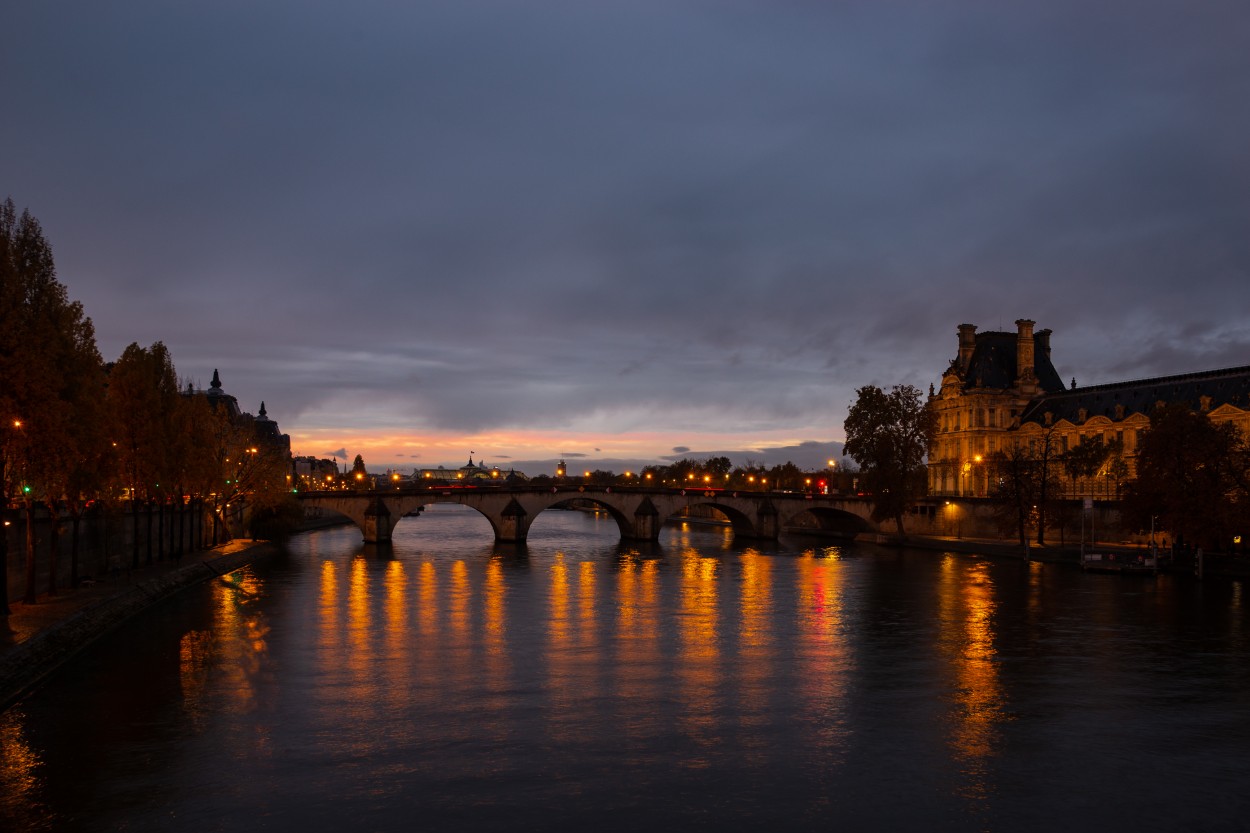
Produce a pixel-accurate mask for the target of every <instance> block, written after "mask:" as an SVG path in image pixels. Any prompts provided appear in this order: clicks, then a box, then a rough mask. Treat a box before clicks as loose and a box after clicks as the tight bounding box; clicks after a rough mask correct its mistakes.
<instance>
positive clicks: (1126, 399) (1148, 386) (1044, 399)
mask: <svg viewBox="0 0 1250 833" xmlns="http://www.w3.org/2000/svg"><path fill="white" fill-rule="evenodd" d="M1203 397H1210V400H1209V401H1208V402H1207V403H1206V404H1207V407H1206V409H1205V410H1214V409H1216V408H1218V407H1220V406H1221V405H1226V404H1227V405H1232V406H1234V407H1237V408H1240V409H1241V410H1250V366H1246V367H1230V368H1226V369H1224V370H1208V371H1203V372H1201V373H1183V374H1180V375H1179V376H1159V377H1156V378H1153V379H1140V380H1138V381H1135V382H1116V383H1114V384H1110V385H1091V386H1089V387H1082V388H1072V389H1069V390H1063V391H1059V392H1055V393H1048V394H1046V395H1044V396H1041V397H1038V398H1037V399H1035V400H1034V401H1033V402H1031V403H1030V404H1029V406H1028V407H1027V408H1026V409H1025V411H1024V413H1023V414H1022V415H1021V416H1020V422H1021V423H1022V424H1023V423H1025V422H1030V421H1033V422H1044V421H1045V416H1044V414H1046V413H1047V412H1049V413H1051V414H1052V419H1053V420H1054V421H1055V422H1058V421H1059V420H1061V419H1066V420H1068V421H1069V422H1072V423H1074V424H1079V423H1080V422H1081V421H1082V420H1081V410H1082V409H1084V411H1085V418H1086V419H1088V418H1090V417H1095V416H1105V417H1108V418H1109V419H1113V420H1118V419H1123V418H1124V417H1127V416H1130V415H1132V414H1134V413H1140V414H1146V415H1149V414H1150V412H1151V411H1152V410H1153V409H1154V407H1155V404H1156V403H1158V402H1169V403H1170V402H1184V403H1185V404H1186V405H1188V406H1189V407H1190V408H1192V409H1193V410H1195V411H1202V410H1204V409H1203V407H1202V405H1203V401H1202V400H1203ZM1117 406H1123V410H1122V411H1121V412H1119V413H1117Z"/></svg>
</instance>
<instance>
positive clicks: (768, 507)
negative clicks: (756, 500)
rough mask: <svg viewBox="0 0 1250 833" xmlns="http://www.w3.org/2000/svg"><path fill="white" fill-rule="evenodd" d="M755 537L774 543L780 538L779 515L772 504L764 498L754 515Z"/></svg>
mask: <svg viewBox="0 0 1250 833" xmlns="http://www.w3.org/2000/svg"><path fill="white" fill-rule="evenodd" d="M755 537H756V538H760V539H764V540H768V541H776V540H777V539H778V538H780V537H781V515H780V513H778V512H777V507H776V506H773V502H772V501H771V500H769V499H768V498H765V499H764V500H763V501H762V502H761V503H760V507H759V509H758V510H757V511H756V513H755Z"/></svg>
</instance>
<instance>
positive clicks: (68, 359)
mask: <svg viewBox="0 0 1250 833" xmlns="http://www.w3.org/2000/svg"><path fill="white" fill-rule="evenodd" d="M102 383H103V375H102V363H101V360H100V355H99V351H98V350H97V349H96V343H95V330H94V328H93V326H92V323H91V319H90V318H88V317H87V316H86V315H85V314H84V312H83V308H82V304H80V303H79V302H77V301H71V300H70V299H69V295H68V292H67V291H66V289H65V287H64V286H63V285H62V284H61V283H60V281H58V280H57V277H56V266H55V263H54V261H53V257H52V247H51V245H50V244H49V243H48V241H47V239H46V238H45V237H44V234H43V229H42V227H41V226H40V225H39V221H38V220H36V219H35V218H34V217H32V216H31V214H30V212H28V211H24V212H22V214H21V215H20V216H19V215H18V213H17V210H16V207H15V206H14V204H13V201H12V200H11V199H9V200H6V201H5V202H4V203H3V204H2V205H0V413H2V418H3V420H4V425H3V429H2V430H3V435H2V441H3V450H4V454H3V463H0V481H2V482H3V490H4V493H3V499H4V505H5V507H6V508H7V507H8V506H10V505H11V504H12V503H13V502H15V501H17V502H20V503H21V504H22V505H23V506H24V508H25V511H26V568H27V569H26V575H27V580H26V593H25V599H26V601H27V602H34V600H35V575H36V569H35V567H36V561H35V559H36V552H35V538H34V526H35V525H34V520H35V507H36V506H37V505H38V504H39V503H44V504H46V505H48V507H49V508H50V511H51V515H52V529H53V531H54V533H55V531H56V529H57V521H58V507H59V504H60V502H61V501H62V500H64V499H65V498H66V496H67V495H69V494H71V493H72V494H75V495H77V494H81V493H82V492H84V491H86V490H89V489H91V488H92V486H93V484H92V483H91V482H90V481H91V480H92V479H93V477H94V472H93V471H92V469H91V467H90V465H88V464H85V463H84V461H91V460H96V459H98V458H99V453H100V449H99V444H100V443H101V442H102V438H101V437H100V435H99V433H98V432H97V431H95V429H94V427H93V426H90V425H85V424H84V423H83V420H82V419H81V418H80V415H83V414H93V413H95V412H98V407H99V403H100V401H101V398H102V396H103V384H102ZM53 541H54V544H55V535H54V536H53ZM51 553H52V555H51V558H52V564H51V570H50V572H49V575H50V584H49V591H51V592H56V589H57V587H56V576H57V569H56V567H57V565H56V563H55V558H56V548H55V545H54V546H53V548H52V549H51ZM0 556H3V557H4V559H5V561H4V563H5V564H7V543H6V544H5V545H4V550H3V551H0ZM7 597H8V588H7V573H6V571H5V570H0V599H3V600H7ZM5 609H6V610H7V605H5Z"/></svg>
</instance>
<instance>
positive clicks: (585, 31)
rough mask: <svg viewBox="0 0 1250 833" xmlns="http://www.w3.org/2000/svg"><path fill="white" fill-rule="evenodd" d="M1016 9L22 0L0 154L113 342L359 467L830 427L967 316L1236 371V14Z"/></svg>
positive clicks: (943, 350)
mask: <svg viewBox="0 0 1250 833" xmlns="http://www.w3.org/2000/svg"><path fill="white" fill-rule="evenodd" d="M119 5H120V6H121V8H117V6H119ZM1035 5H1037V6H1039V7H1038V8H1020V7H1017V6H1016V4H1006V5H990V4H984V3H971V2H969V3H943V4H937V5H935V4H927V3H906V2H902V3H875V2H874V3H851V4H809V3H797V2H787V3H762V2H760V3H752V2H729V3H709V2H695V1H694V0H689V1H688V2H665V3H658V2H629V3H625V2H596V3H592V4H572V3H563V2H534V3H524V4H513V3H502V2H500V3H489V2H487V3H467V4H466V3H411V4H398V5H396V4H387V3H378V2H365V3H360V4H354V5H352V6H351V7H350V8H349V7H346V6H343V5H342V4H330V3H321V4H318V3H309V2H301V3H294V2H286V3H282V2H274V3H266V4H263V6H261V7H257V6H256V5H255V4H244V3H232V2H223V3H214V4H192V5H191V6H185V5H179V6H170V5H169V4H163V3H150V2H130V3H124V4H92V3H41V4H24V6H23V7H21V8H18V9H16V10H12V11H11V12H10V13H9V14H8V15H6V17H7V20H6V26H5V30H4V32H3V33H0V76H2V77H5V78H6V79H8V82H7V83H6V85H5V92H4V99H5V113H6V117H7V118H6V120H7V121H9V122H10V124H12V125H17V126H20V129H14V130H9V131H6V136H5V147H4V153H3V155H2V157H0V175H2V176H0V187H3V188H4V189H5V191H6V193H8V194H11V195H12V196H13V198H14V199H15V200H16V201H17V202H18V203H19V205H25V206H29V207H30V209H31V210H32V211H33V212H34V213H35V215H36V216H38V217H39V218H40V220H41V221H42V222H43V224H44V226H45V229H46V231H47V232H48V235H49V237H50V238H51V240H52V242H53V245H54V249H55V252H56V255H57V260H58V266H59V269H60V273H61V277H62V280H63V281H64V282H65V283H66V284H67V285H68V286H69V288H70V293H71V295H72V296H73V297H75V298H78V299H80V300H82V301H83V302H84V304H85V306H86V308H87V311H88V313H89V314H90V315H91V316H92V317H93V318H94V320H95V322H96V326H97V330H98V333H99V338H100V342H101V349H102V352H103V353H104V354H105V356H106V358H113V357H115V356H117V355H118V354H120V352H121V350H122V349H123V348H124V347H125V345H126V344H127V343H129V342H131V341H138V342H140V343H150V342H152V341H156V340H163V341H165V342H166V343H167V344H168V345H169V346H170V349H171V350H172V352H173V355H174V358H175V361H176V363H177V366H178V368H179V370H180V371H181V372H182V373H184V374H187V375H188V376H189V377H191V378H192V379H194V380H195V381H198V382H200V383H203V382H204V381H206V380H207V379H208V378H209V377H210V376H211V374H212V371H213V368H220V369H221V371H222V374H223V378H224V379H225V380H226V387H227V389H228V390H230V392H232V393H234V394H236V395H237V396H239V398H240V400H241V402H242V404H243V406H244V407H245V408H248V409H251V410H254V409H255V408H256V407H258V405H259V402H260V400H261V399H264V400H265V401H266V404H267V406H268V410H269V413H270V414H271V416H273V417H274V418H276V419H278V420H279V422H280V423H281V425H282V427H283V429H284V430H287V431H290V432H291V433H292V434H293V436H294V439H295V445H296V447H297V449H298V450H301V451H303V452H304V453H312V454H318V453H320V451H321V450H322V449H324V448H337V449H339V450H344V448H345V449H346V450H347V451H349V452H351V453H352V454H355V453H360V452H361V451H362V450H364V451H367V452H368V453H365V457H366V459H367V460H368V461H369V462H370V464H371V465H372V464H373V463H374V462H375V461H376V462H377V463H388V462H394V463H399V462H400V461H404V463H405V464H414V463H413V462H412V461H417V460H419V461H422V462H421V463H420V464H426V463H428V464H437V463H439V462H456V463H459V462H462V458H463V457H465V456H466V454H465V451H467V449H468V448H475V449H480V448H483V447H486V448H489V449H491V450H489V451H488V452H486V453H488V455H489V456H490V457H491V458H493V459H506V458H511V459H515V460H547V459H553V458H555V457H556V456H558V455H559V454H560V453H561V452H564V453H566V454H569V455H572V454H574V453H579V454H586V455H587V456H588V457H589V458H594V459H599V458H603V459H608V458H611V459H622V460H625V459H651V460H659V459H660V458H662V457H665V456H668V455H669V454H670V452H669V449H672V448H674V447H675V446H678V445H680V446H685V447H688V448H693V449H698V448H727V449H732V450H735V451H736V452H737V453H738V456H739V457H741V456H742V455H744V454H746V453H749V452H750V451H751V450H752V449H760V448H785V447H796V448H797V447H799V446H800V444H801V443H803V442H805V441H812V442H830V441H832V440H836V439H840V438H841V436H842V431H841V422H842V419H843V418H844V416H845V411H846V407H847V405H848V404H849V402H850V401H851V400H852V398H853V396H854V389H855V388H856V387H858V386H860V385H863V384H868V383H875V384H881V385H890V384H894V383H911V384H916V385H918V386H921V387H927V385H928V384H929V382H931V381H935V380H936V379H937V377H938V374H939V373H940V371H941V370H942V369H943V367H944V366H945V364H946V361H947V360H948V359H949V358H950V357H952V356H953V355H954V352H955V327H956V325H958V324H960V323H963V322H969V323H974V324H978V325H980V326H981V327H982V328H983V329H1012V328H1013V325H1012V321H1014V320H1015V319H1016V318H1018V317H1028V318H1032V319H1034V320H1036V321H1037V322H1038V326H1039V327H1049V328H1051V329H1052V330H1054V332H1055V335H1054V338H1053V342H1052V343H1053V347H1054V355H1053V357H1054V360H1055V363H1056V366H1057V367H1058V369H1059V371H1060V373H1061V374H1062V375H1063V376H1064V377H1065V378H1067V377H1069V376H1076V377H1077V378H1078V380H1079V381H1080V382H1082V383H1087V382H1088V383H1093V382H1101V381H1114V380H1120V379H1126V378H1134V377H1141V376H1153V375H1159V374H1165V373H1172V372H1184V371H1193V370H1200V369H1206V368H1210V367H1216V366H1230V365H1244V364H1250V323H1247V319H1246V316H1245V310H1246V309H1247V307H1248V306H1250V305H1248V303H1247V302H1250V275H1248V272H1250V235H1247V234H1246V218H1247V217H1250V187H1248V186H1250V157H1247V155H1246V153H1245V148H1246V147H1247V146H1248V145H1250V108H1247V107H1246V106H1245V102H1246V101H1248V100H1250V28H1248V27H1247V26H1246V25H1245V22H1244V21H1245V15H1244V10H1243V9H1241V8H1240V7H1239V6H1238V5H1237V4H1233V3H1219V2H1216V3H1209V4H1203V5H1202V6H1200V7H1194V6H1192V5H1183V4H1180V3H1162V2H1144V3H1143V2H1135V3H1131V4H1129V3H1126V2H1125V3H1118V2H1111V3H1100V4H1087V3H1076V2H1056V3H1047V4H1035ZM1091 6H1092V7H1093V8H1091ZM0 196H2V195H0ZM470 443H472V444H470ZM488 444H490V445H488ZM461 449H463V451H462V450H461ZM595 449H599V451H595ZM371 455H372V456H371Z"/></svg>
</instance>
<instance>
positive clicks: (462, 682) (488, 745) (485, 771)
mask: <svg viewBox="0 0 1250 833" xmlns="http://www.w3.org/2000/svg"><path fill="white" fill-rule="evenodd" d="M489 536H490V531H489V526H488V525H487V524H486V523H485V521H484V520H482V519H481V518H479V517H477V516H476V515H474V514H472V513H471V512H470V511H469V510H463V509H460V508H458V507H435V508H431V509H429V510H427V511H426V513H425V514H423V515H422V516H420V517H419V518H417V519H415V521H409V520H405V521H404V522H403V523H401V525H400V527H399V528H398V529H397V535H396V541H395V545H394V547H393V548H392V549H391V550H389V551H388V550H385V549H382V550H379V549H378V548H364V547H362V546H361V545H360V544H359V536H358V533H356V532H355V530H352V529H344V530H330V531H325V532H321V533H317V534H315V535H311V536H306V537H303V538H300V539H297V540H296V541H295V542H294V544H293V547H292V552H291V555H290V557H288V558H285V559H278V560H275V561H273V562H270V563H262V564H257V565H254V566H253V567H251V568H248V569H246V570H244V571H240V572H239V573H236V574H234V575H232V576H230V577H228V578H227V579H225V580H222V581H219V582H214V583H212V584H211V585H206V586H205V587H203V588H201V590H200V591H196V592H193V593H189V594H186V595H185V596H183V597H181V598H180V599H178V600H176V602H175V603H172V604H170V605H167V606H164V607H162V608H160V609H157V610H154V611H151V612H150V613H149V614H148V615H145V616H144V617H142V618H140V619H139V620H136V622H135V623H133V625H132V626H130V627H127V628H126V629H124V630H123V631H121V632H119V633H117V634H116V635H114V636H113V637H110V638H109V639H108V640H106V642H105V643H104V644H102V645H100V646H99V649H98V650H94V651H93V652H92V653H91V654H89V655H88V656H85V657H83V658H82V660H81V661H80V662H77V663H75V664H74V665H73V666H72V667H70V668H67V669H66V670H65V672H64V673H62V674H60V675H59V676H58V677H57V678H56V679H55V680H53V681H52V683H50V684H49V685H48V686H47V687H46V688H45V689H44V690H43V691H42V692H40V693H39V694H38V696H36V697H34V698H32V699H31V700H30V701H28V702H27V703H24V704H22V705H21V706H20V707H19V708H15V709H12V710H10V711H9V712H8V713H6V714H5V715H3V716H2V717H0V741H2V742H3V747H2V750H0V829H6V830H8V829H15V830H20V829H55V830H97V829H105V830H107V829H123V828H124V829H128V830H155V829H166V828H167V827H168V825H169V823H170V820H171V819H177V820H179V825H178V826H179V829H201V830H218V829H222V830H224V829H231V830H233V829H250V828H252V827H255V826H259V823H260V822H261V821H263V823H264V826H267V827H269V828H271V829H302V830H338V829H373V830H407V829H409V828H410V827H411V826H412V825H413V824H414V823H415V822H416V821H418V820H419V821H420V822H422V823H424V824H426V825H428V826H430V827H433V828H435V829H460V828H472V829H483V830H514V829H516V828H518V827H521V828H526V827H533V828H540V827H541V828H544V829H560V828H568V829H572V828H581V827H594V828H596V829H607V830H631V829H636V828H637V827H639V826H643V825H647V824H651V825H659V826H663V827H665V828H670V827H676V826H681V827H683V828H687V829H717V830H725V829H758V828H759V827H760V826H763V825H771V826H774V827H777V828H778V829H813V830H814V829H827V828H829V827H842V828H849V829H881V828H890V827H897V828H902V829H939V830H940V829H945V830H965V829H986V830H1045V829H1053V828H1054V827H1059V826H1064V827H1069V828H1072V829H1074V830H1084V829H1099V828H1101V827H1110V828H1115V829H1119V828H1124V827H1129V826H1132V827H1135V828H1138V829H1146V830H1151V829H1158V830H1165V829H1183V828H1185V827H1187V826H1192V825H1193V823H1194V822H1195V821H1201V822H1203V823H1205V824H1206V825H1207V826H1208V827H1210V828H1211V829H1221V828H1222V827H1228V828H1229V829H1232V825H1234V824H1236V823H1239V821H1240V820H1241V818H1242V816H1243V815H1244V811H1245V809H1246V799H1244V798H1241V791H1240V789H1239V786H1237V785H1239V784H1240V783H1241V781H1242V780H1244V778H1245V777H1246V776H1247V775H1250V765H1248V764H1247V762H1246V756H1245V755H1244V749H1245V748H1246V746H1247V741H1250V727H1248V726H1247V721H1245V719H1244V716H1245V714H1246V713H1247V712H1246V707H1247V706H1248V705H1250V693H1248V692H1250V685H1247V683H1250V670H1248V668H1247V659H1246V657H1245V655H1244V641H1245V633H1246V623H1245V616H1246V611H1245V610H1244V605H1243V604H1242V601H1241V599H1242V592H1243V589H1242V587H1241V585H1240V584H1238V583H1232V584H1228V583H1225V584H1212V583H1207V584H1197V583H1195V582H1192V581H1188V580H1185V579H1184V578H1180V577H1161V578H1158V579H1154V578H1144V579H1143V578H1137V577H1116V576H1110V577H1107V576H1086V575H1082V574H1080V573H1079V572H1076V571H1073V570H1070V569H1066V568H1060V567H1055V566H1053V565H1038V564H1032V565H1024V564H1020V563H1018V562H1015V561H989V560H982V559H975V558H969V557H964V556H956V555H950V554H941V553H933V552H907V551H898V550H878V549H874V548H871V547H866V546H853V545H847V546H838V547H831V546H811V545H810V544H809V543H808V542H805V541H801V540H799V541H793V542H789V541H787V542H783V543H782V544H781V545H768V546H747V545H735V544H734V543H733V542H732V540H731V538H730V537H729V536H728V535H727V533H726V531H725V530H723V529H719V528H715V527H712V528H707V527H699V526H695V525H683V526H680V527H671V528H666V529H665V535H664V537H663V539H662V541H661V543H660V545H658V546H657V545H626V544H621V543H618V541H617V532H616V528H615V525H614V523H613V522H612V521H611V520H610V519H608V518H605V517H603V516H590V515H586V514H583V513H576V512H550V513H546V514H545V515H544V516H543V517H541V518H540V519H539V521H538V522H537V523H536V524H535V526H534V529H533V530H532V533H531V541H530V545H529V547H528V548H526V549H522V550H517V549H516V548H504V547H500V548H496V547H494V546H492V545H491V544H490V541H489ZM1144 761H1148V762H1149V771H1150V772H1164V773H1166V774H1167V778H1168V784H1169V789H1167V790H1149V789H1143V788H1142V787H1141V784H1140V782H1141V777H1140V776H1141V775H1142V774H1143V773H1142V770H1141V767H1142V765H1143V762H1144ZM1091 784H1093V785H1096V786H1097V789H1096V790H1093V791H1091V790H1090V789H1089V787H1090V785H1091ZM69 785H72V788H71V787H70V786H69ZM1091 795H1092V796H1094V797H1093V798H1090V797H1088V796H1091Z"/></svg>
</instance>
